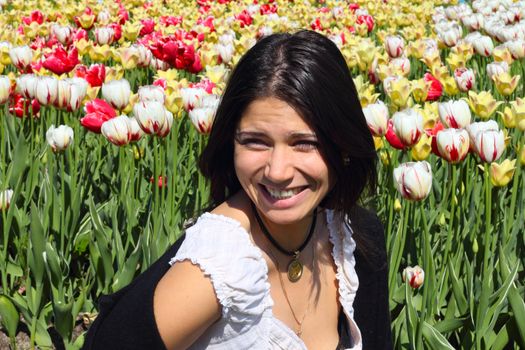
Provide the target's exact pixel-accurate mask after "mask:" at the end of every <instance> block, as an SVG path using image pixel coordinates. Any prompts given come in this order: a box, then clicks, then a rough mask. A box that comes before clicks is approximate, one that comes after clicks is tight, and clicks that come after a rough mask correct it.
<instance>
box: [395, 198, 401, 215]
mask: <svg viewBox="0 0 525 350" xmlns="http://www.w3.org/2000/svg"><path fill="white" fill-rule="evenodd" d="M401 208H402V206H401V201H400V200H399V198H396V200H395V201H394V210H395V211H396V212H398V213H399V212H400V211H401Z"/></svg>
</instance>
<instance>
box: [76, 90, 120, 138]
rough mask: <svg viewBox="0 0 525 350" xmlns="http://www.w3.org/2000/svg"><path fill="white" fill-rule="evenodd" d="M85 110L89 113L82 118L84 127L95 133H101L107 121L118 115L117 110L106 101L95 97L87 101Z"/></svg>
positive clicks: (81, 121) (81, 122)
mask: <svg viewBox="0 0 525 350" xmlns="http://www.w3.org/2000/svg"><path fill="white" fill-rule="evenodd" d="M84 111H85V112H86V113H87V114H86V115H85V116H84V118H82V119H80V124H82V126H83V127H85V128H86V129H88V130H89V131H92V132H94V133H97V134H100V128H101V127H102V124H103V123H104V122H105V121H108V120H110V119H112V118H115V117H116V116H117V112H115V110H114V109H113V107H111V106H110V105H109V104H108V103H107V102H106V101H104V100H101V99H98V98H96V99H94V100H93V101H90V102H88V103H86V105H85V106H84Z"/></svg>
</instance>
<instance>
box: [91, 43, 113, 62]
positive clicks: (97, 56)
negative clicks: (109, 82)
mask: <svg viewBox="0 0 525 350" xmlns="http://www.w3.org/2000/svg"><path fill="white" fill-rule="evenodd" d="M88 54H89V57H90V58H91V59H92V60H93V61H97V62H105V61H107V60H109V59H110V58H111V57H113V51H112V50H111V47H109V45H107V44H106V45H101V46H90V47H89V51H88Z"/></svg>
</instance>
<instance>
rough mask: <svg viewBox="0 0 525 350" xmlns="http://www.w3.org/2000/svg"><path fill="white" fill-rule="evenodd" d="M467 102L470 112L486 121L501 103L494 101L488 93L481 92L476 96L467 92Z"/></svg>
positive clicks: (472, 92) (474, 93)
mask: <svg viewBox="0 0 525 350" xmlns="http://www.w3.org/2000/svg"><path fill="white" fill-rule="evenodd" d="M467 102H468V104H469V106H470V109H471V110H472V112H474V114H476V115H477V116H479V117H480V118H481V119H488V118H489V117H490V116H491V115H492V114H493V113H494V111H496V108H498V106H499V105H500V104H502V103H503V102H501V101H496V100H495V99H494V97H493V96H492V94H491V93H490V92H488V91H481V92H480V93H479V94H478V93H476V92H474V91H472V90H470V91H469V92H468V100H467Z"/></svg>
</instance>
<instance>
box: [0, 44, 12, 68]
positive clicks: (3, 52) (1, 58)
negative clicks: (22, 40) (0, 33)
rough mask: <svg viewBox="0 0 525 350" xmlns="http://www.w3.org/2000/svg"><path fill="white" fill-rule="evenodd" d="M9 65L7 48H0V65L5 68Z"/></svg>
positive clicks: (5, 46)
mask: <svg viewBox="0 0 525 350" xmlns="http://www.w3.org/2000/svg"><path fill="white" fill-rule="evenodd" d="M10 63H11V58H10V57H9V46H7V45H4V46H0V64H2V65H4V66H7V65H8V64H10Z"/></svg>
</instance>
